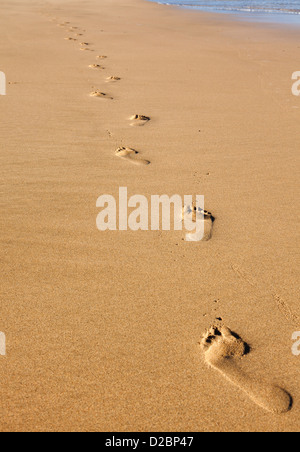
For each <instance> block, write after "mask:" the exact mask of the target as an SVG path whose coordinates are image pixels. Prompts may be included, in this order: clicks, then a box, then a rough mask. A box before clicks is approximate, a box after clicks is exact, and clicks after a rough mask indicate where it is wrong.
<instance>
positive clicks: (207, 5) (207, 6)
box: [158, 0, 300, 15]
mask: <svg viewBox="0 0 300 452" xmlns="http://www.w3.org/2000/svg"><path fill="white" fill-rule="evenodd" d="M158 3H160V4H164V5H170V6H171V5H176V6H179V7H182V8H190V9H198V10H199V9H200V10H205V11H224V12H242V13H257V14H262V13H263V14H290V15H300V4H299V0H297V1H295V0H288V1H286V2H284V1H282V0H280V2H276V1H274V0H273V1H272V2H270V1H264V0H262V1H260V0H255V1H248V2H247V1H244V0H227V1H226V0H212V1H211V2H208V1H207V0H206V1H205V2H203V1H201V0H194V1H193V0H191V1H189V2H182V1H178V0H173V1H170V0H167V1H163V0H160V1H159V2H158ZM297 6H299V8H297Z"/></svg>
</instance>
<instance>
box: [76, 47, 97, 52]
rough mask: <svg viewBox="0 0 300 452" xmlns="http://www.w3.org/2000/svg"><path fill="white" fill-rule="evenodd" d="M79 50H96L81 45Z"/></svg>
mask: <svg viewBox="0 0 300 452" xmlns="http://www.w3.org/2000/svg"><path fill="white" fill-rule="evenodd" d="M79 50H82V51H83V52H85V51H89V52H94V50H93V49H90V48H89V47H81V48H80V49H79Z"/></svg>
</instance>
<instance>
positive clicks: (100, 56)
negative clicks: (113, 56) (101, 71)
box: [97, 55, 107, 60]
mask: <svg viewBox="0 0 300 452" xmlns="http://www.w3.org/2000/svg"><path fill="white" fill-rule="evenodd" d="M97 58H98V59H99V60H105V59H106V58H107V56H105V55H98V56H97Z"/></svg>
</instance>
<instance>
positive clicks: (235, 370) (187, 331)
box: [0, 0, 300, 432]
mask: <svg viewBox="0 0 300 452" xmlns="http://www.w3.org/2000/svg"><path fill="white" fill-rule="evenodd" d="M0 29H1V34H2V40H1V42H0V54H1V60H0V65H1V66H0V71H3V72H4V73H5V74H6V77H7V82H8V83H7V95H6V96H0V120H1V145H0V146H1V166H0V172H1V188H2V190H1V211H0V213H1V220H0V221H1V306H0V307H1V309H0V331H1V332H3V333H5V336H6V345H7V350H6V356H0V381H1V402H2V407H1V408H2V409H1V431H97V430H98V431H165V432H168V431H173V432H175V431H201V432H202V431H274V432H280V431H287V432H288V431H295V430H297V429H298V428H299V409H300V408H299V407H300V405H299V403H300V402H299V398H300V378H299V365H300V357H297V356H294V355H293V354H292V344H293V342H292V334H293V333H294V332H295V331H299V330H300V308H299V286H298V282H299V276H300V275H299V244H300V243H299V242H300V241H299V213H298V212H299V208H300V203H299V195H300V193H299V145H300V140H299V119H300V116H299V115H300V97H295V96H293V95H292V92H291V86H292V80H291V76H292V74H293V73H294V72H295V71H297V70H298V71H299V70H300V67H299V61H300V45H299V29H298V30H297V29H293V28H292V27H288V28H287V27H283V26H278V25H259V24H255V23H251V24H250V23H246V22H242V21H233V20H232V19H231V18H230V17H229V16H222V15H209V14H204V13H196V12H191V11H182V10H179V9H176V8H170V7H166V6H162V5H158V4H155V3H149V2H146V1H144V0H87V1H86V2H81V1H79V0H77V1H75V0H74V1H73V0H60V1H58V0H50V1H48V2H42V1H40V0H36V1H30V0H22V1H20V0H19V1H17V0H9V1H8V0H4V1H3V2H2V3H1V16H0ZM80 50H81V51H80ZM136 126H137V127H136ZM138 126H141V127H138ZM119 187H127V188H128V194H129V195H130V196H131V195H134V194H142V195H145V196H147V197H150V196H151V195H155V194H158V195H162V194H168V195H169V196H172V195H173V194H179V195H181V196H183V195H191V194H194V195H196V194H198V195H205V209H207V211H206V212H205V237H204V240H203V241H201V242H190V243H189V242H187V241H185V240H184V234H183V232H181V231H170V232H168V231H163V232H161V231H148V232H147V231H138V232H133V231H127V232H126V231H122V232H119V231H115V232H113V231H107V232H100V231H98V230H97V228H96V217H97V214H98V213H99V209H97V208H96V201H97V199H98V197H99V196H100V195H102V194H111V195H114V196H115V197H116V198H118V192H119ZM188 209H190V210H189V212H190V214H191V216H195V215H197V213H195V212H194V211H193V207H192V206H190V207H188Z"/></svg>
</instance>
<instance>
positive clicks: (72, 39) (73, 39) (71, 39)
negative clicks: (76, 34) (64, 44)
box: [65, 38, 77, 41]
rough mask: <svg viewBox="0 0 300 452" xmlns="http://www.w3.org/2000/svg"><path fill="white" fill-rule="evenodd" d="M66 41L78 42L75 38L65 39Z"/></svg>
mask: <svg viewBox="0 0 300 452" xmlns="http://www.w3.org/2000/svg"><path fill="white" fill-rule="evenodd" d="M65 40H66V41H77V39H75V38H65Z"/></svg>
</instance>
